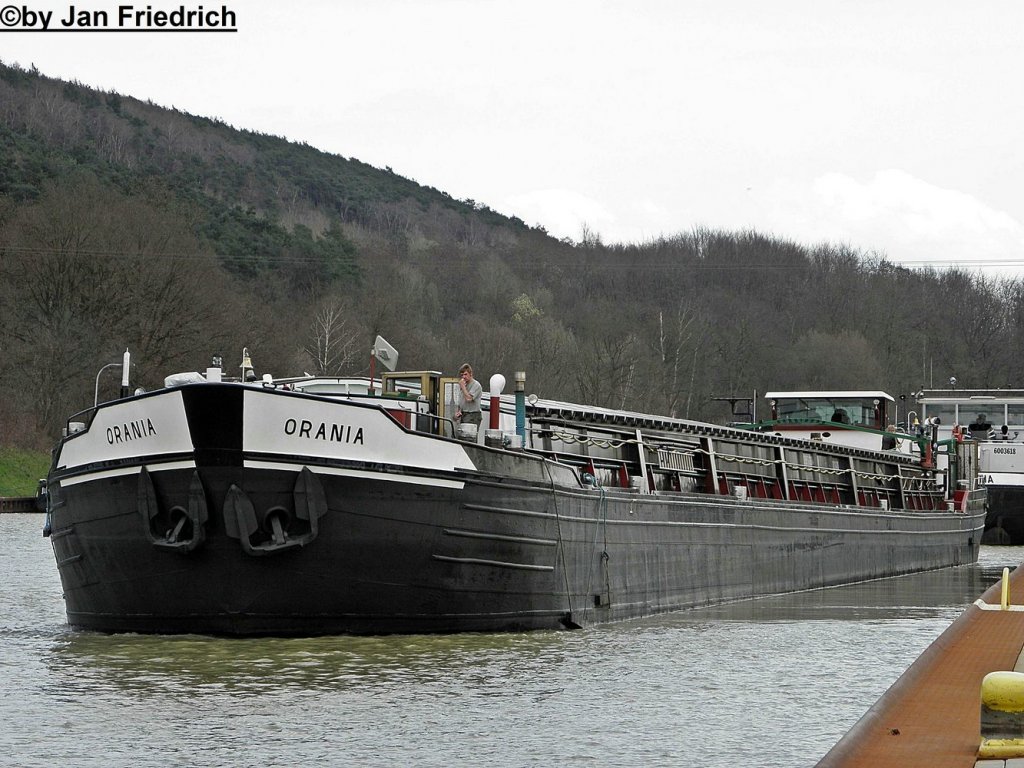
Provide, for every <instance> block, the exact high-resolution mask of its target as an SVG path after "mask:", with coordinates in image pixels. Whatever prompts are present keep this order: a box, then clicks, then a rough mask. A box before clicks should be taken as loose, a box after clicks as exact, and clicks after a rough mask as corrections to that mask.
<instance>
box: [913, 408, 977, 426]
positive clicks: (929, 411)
mask: <svg viewBox="0 0 1024 768" xmlns="http://www.w3.org/2000/svg"><path fill="white" fill-rule="evenodd" d="M922 411H923V413H922V415H921V421H922V422H923V421H924V420H925V419H933V418H935V417H936V416H938V417H939V424H941V425H943V426H946V427H951V426H953V424H956V423H957V421H956V404H955V403H927V404H926V405H924V406H922ZM961 411H962V412H961V414H960V423H961V424H966V423H967V422H969V421H974V417H975V416H976V415H977V414H971V415H968V414H967V412H966V411H963V408H961Z"/></svg>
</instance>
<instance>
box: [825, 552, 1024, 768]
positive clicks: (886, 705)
mask: <svg viewBox="0 0 1024 768" xmlns="http://www.w3.org/2000/svg"><path fill="white" fill-rule="evenodd" d="M1009 581H1010V587H1009V603H1010V605H1011V608H1013V607H1014V603H1016V605H1017V606H1018V607H1017V608H1016V609H1012V610H998V608H999V607H1000V600H1001V589H1002V588H1001V584H999V583H997V584H995V585H994V586H993V587H991V588H990V589H989V590H988V591H986V592H985V594H984V595H982V597H981V600H980V602H982V603H985V604H986V606H988V607H995V608H996V610H990V609H986V608H983V607H980V606H979V605H978V604H977V603H975V604H973V605H971V606H969V607H968V608H967V610H966V611H964V613H963V614H962V615H961V616H960V617H959V618H958V619H957V620H956V621H954V622H953V623H952V624H951V625H950V626H949V628H948V629H947V630H946V631H945V632H943V633H942V635H940V636H939V637H938V639H936V640H935V642H934V643H932V644H931V646H929V647H928V648H927V649H926V650H925V652H924V653H922V654H921V656H920V657H919V658H918V659H917V660H916V661H915V662H914V663H913V664H912V665H911V666H910V667H909V668H908V669H907V671H906V672H904V673H903V675H902V676H901V677H900V678H899V679H898V680H897V681H896V682H895V683H893V685H892V687H891V688H889V690H888V691H886V692H885V693H884V694H883V695H882V697H881V698H880V699H879V700H878V701H877V702H876V703H875V705H874V706H872V707H871V709H869V710H868V711H867V713H865V715H864V716H863V717H862V718H861V719H860V720H859V721H858V722H857V723H856V724H855V725H854V726H853V728H851V729H850V731H849V732H848V733H847V734H846V735H845V736H844V737H843V738H842V739H840V741H839V742H838V743H837V744H836V745H835V746H834V747H833V748H832V750H831V751H829V753H828V754H827V755H825V757H824V758H822V760H821V761H820V762H819V763H818V767H819V768H879V767H880V766H885V767H886V768H914V767H918V766H919V767H920V768H1024V758H1012V759H1007V760H992V759H988V760H982V759H979V758H978V747H979V745H980V743H981V733H980V722H981V681H982V678H984V677H985V675H986V674H988V673H989V672H994V671H999V670H1016V671H1018V672H1021V671H1024V659H1022V648H1024V609H1021V608H1020V607H1019V606H1021V604H1024V567H1018V568H1016V569H1015V570H1014V571H1013V572H1012V573H1011V574H1010V579H1009Z"/></svg>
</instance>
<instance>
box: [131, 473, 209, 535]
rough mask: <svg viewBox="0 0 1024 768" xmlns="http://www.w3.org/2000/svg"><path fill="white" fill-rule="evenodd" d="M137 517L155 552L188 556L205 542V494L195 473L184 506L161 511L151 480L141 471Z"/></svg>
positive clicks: (147, 474)
mask: <svg viewBox="0 0 1024 768" xmlns="http://www.w3.org/2000/svg"><path fill="white" fill-rule="evenodd" d="M138 504H139V514H140V515H142V527H143V528H144V529H145V531H146V536H147V537H148V538H149V542H150V543H151V544H152V545H153V546H154V547H157V548H158V549H168V550H172V551H174V552H178V553H180V554H188V553H189V552H191V551H193V550H194V549H196V548H197V547H199V546H200V545H201V544H202V543H203V542H204V541H206V521H207V519H208V517H209V514H208V512H207V509H206V491H205V490H204V489H203V482H202V480H200V479H199V472H193V473H192V480H191V481H190V482H189V484H188V499H187V502H186V506H184V507H183V506H181V505H175V506H172V507H171V508H170V509H168V510H166V511H164V510H161V509H160V503H159V501H158V499H157V496H156V488H155V487H154V485H153V478H151V477H150V476H149V472H148V471H147V470H146V468H145V467H143V468H142V471H141V472H140V473H139V490H138Z"/></svg>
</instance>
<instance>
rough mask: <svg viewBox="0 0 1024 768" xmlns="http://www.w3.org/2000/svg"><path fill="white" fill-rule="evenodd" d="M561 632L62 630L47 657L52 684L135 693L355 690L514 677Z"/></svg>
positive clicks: (539, 660)
mask: <svg viewBox="0 0 1024 768" xmlns="http://www.w3.org/2000/svg"><path fill="white" fill-rule="evenodd" d="M571 640H572V638H571V636H570V635H569V633H566V632H533V633H528V634H521V635H497V634H480V635H472V634H464V635H449V636H443V635H442V636H432V635H414V636H389V637H344V636H340V637H320V638H287V639H286V638H259V639H242V640H239V639H226V638H213V637H203V636H195V635H189V636H166V635H153V636H148V635H104V634H98V633H93V632H74V631H71V632H66V633H63V634H62V635H61V636H60V637H59V638H57V639H56V640H55V642H54V643H53V645H52V647H51V648H50V650H49V652H48V654H47V664H48V666H49V667H50V668H51V670H52V671H53V672H54V674H55V675H56V676H57V677H58V679H59V684H60V685H61V686H67V685H75V686H82V687H84V688H88V687H91V686H94V685H99V686H105V685H115V686H117V687H118V688H121V689H123V690H125V691H128V692H132V693H134V694H136V695H140V696H154V695H156V696H159V695H163V694H165V693H167V692H172V693H180V692H181V691H182V690H184V689H187V690H204V691H213V690H222V691H227V692H230V693H232V694H235V695H247V694H264V693H267V692H272V691H281V690H282V689H284V688H288V687H291V688H295V689H299V690H303V691H314V690H319V691H326V690H344V689H346V688H350V687H359V688H360V689H362V690H364V691H365V690H368V689H372V688H374V687H389V686H396V685H412V684H415V685H429V684H432V683H445V682H446V681H450V680H452V679H453V678H461V679H462V680H463V683H465V682H466V681H471V682H475V683H486V681H489V680H496V679H502V680H510V679H515V677H516V675H517V674H518V672H519V671H520V670H522V669H524V668H528V667H535V666H537V665H544V666H550V665H558V664H560V663H563V662H564V661H565V659H566V653H567V648H568V647H571V645H572V642H571Z"/></svg>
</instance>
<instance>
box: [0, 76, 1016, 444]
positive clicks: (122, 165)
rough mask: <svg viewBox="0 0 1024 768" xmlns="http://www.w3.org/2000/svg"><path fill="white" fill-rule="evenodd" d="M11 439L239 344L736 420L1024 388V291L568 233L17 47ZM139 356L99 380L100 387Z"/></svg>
mask: <svg viewBox="0 0 1024 768" xmlns="http://www.w3.org/2000/svg"><path fill="white" fill-rule="evenodd" d="M0 158H2V161H0V445H2V444H17V445H27V446H33V447H39V446H45V445H47V444H49V443H50V442H51V441H52V440H53V438H54V437H55V436H56V435H57V434H59V430H60V427H61V425H62V424H63V422H64V420H65V419H66V418H67V417H68V416H69V415H70V414H71V413H73V412H75V411H78V410H81V409H84V408H86V407H88V406H90V405H91V404H92V402H93V397H94V388H95V383H96V374H97V371H99V369H100V368H101V367H102V366H103V365H104V364H106V363H110V362H116V361H119V360H120V359H121V354H122V353H123V352H124V350H125V348H128V349H130V350H131V352H132V362H133V372H132V373H133V376H132V378H133V382H132V383H133V386H139V385H141V386H145V387H147V388H150V387H155V386H158V385H159V384H160V383H161V382H162V380H163V377H164V376H165V375H166V374H167V373H169V372H174V371H184V370H197V369H204V368H205V367H206V365H207V364H208V362H209V360H210V357H211V355H212V354H214V353H220V354H222V355H223V356H224V360H225V366H227V367H232V366H235V365H238V363H239V362H240V357H241V350H242V348H243V346H244V347H248V348H249V350H250V352H251V353H252V356H253V362H254V363H255V365H256V368H257V371H258V372H260V373H262V372H270V373H274V374H275V375H292V374H296V373H302V372H303V371H308V372H311V373H331V374H333V373H360V372H363V373H365V372H366V370H367V367H368V358H369V356H368V350H369V348H370V345H371V343H372V340H373V338H374V337H375V335H376V334H378V333H379V334H381V335H383V336H384V337H385V338H387V339H388V340H389V341H390V342H391V343H392V344H393V345H394V346H396V347H397V348H398V350H399V352H400V367H403V368H410V369H419V368H430V369H440V370H444V371H447V372H452V371H454V370H455V369H456V368H457V366H458V365H459V364H460V363H462V362H464V361H471V362H472V363H473V365H474V368H475V369H476V370H477V372H478V376H479V378H481V379H482V380H483V381H484V382H486V381H487V379H488V377H489V376H490V374H492V373H495V372H500V373H503V374H505V376H506V378H508V379H509V380H511V378H512V374H513V372H514V371H515V370H525V371H527V376H528V379H527V389H528V391H530V392H536V393H538V394H541V395H543V396H546V397H555V398H561V399H565V400H578V401H585V402H594V403H597V404H602V405H607V406H615V407H622V406H624V407H627V408H631V409H634V410H642V411H652V412H659V413H672V414H675V415H678V416H682V417H690V418H707V419H715V420H723V419H726V418H727V414H726V413H725V412H724V410H723V406H721V404H719V403H715V402H713V401H712V400H711V399H710V398H711V397H713V396H716V395H733V394H743V395H749V394H751V393H752V391H753V390H755V389H756V390H758V391H761V392H763V391H764V390H766V389H786V388H794V389H795V388H837V389H838V388H870V389H884V390H886V391H888V392H890V393H891V394H894V395H898V394H900V393H909V392H912V391H915V390H916V389H918V388H919V387H921V386H924V385H928V384H930V383H932V381H934V384H935V385H936V386H939V385H941V384H942V383H944V382H945V381H946V380H947V379H948V377H949V376H951V375H955V376H956V377H957V379H958V380H959V382H960V386H961V387H969V388H970V387H996V386H1024V370H1022V367H1024V361H1022V360H1021V359H1020V356H1019V355H1016V354H1013V353H1014V352H1015V351H1016V350H1018V349H1020V348H1021V342H1022V341H1024V339H1022V335H1024V286H1022V283H1021V281H1020V280H993V279H987V278H983V277H981V276H978V275H971V274H967V273H964V272H959V271H945V272H941V273H940V272H935V271H911V270H908V269H905V268H901V267H897V266H894V265H893V264H892V263H889V262H887V261H886V260H885V259H884V258H879V257H877V256H869V255H866V254H864V253H861V252H859V251H858V250H857V249H856V248H855V247H852V246H847V245H830V244H798V243H795V242H791V241H788V240H786V239H785V238H782V237H776V236H771V235H765V234H760V233H756V232H725V231H715V230H710V229H704V228H693V227H692V225H691V224H690V223H689V222H686V221H680V222H679V227H680V230H681V232H680V234H678V235H676V236H674V237H669V238H662V239H659V240H657V241H653V242H649V243H644V244H636V245H605V244H603V243H602V242H601V240H600V238H599V237H598V236H596V235H592V234H589V233H586V232H584V233H583V234H582V236H581V242H578V243H575V242H565V241H559V240H556V239H554V238H551V237H549V236H548V235H547V234H546V233H545V232H544V231H543V230H542V229H540V228H535V227H530V226H528V225H527V224H526V223H524V222H522V221H520V220H518V219H515V218H511V219H510V218H507V217H504V216H501V215H499V214H497V213H496V212H494V211H492V210H490V209H489V208H488V207H487V206H486V205H483V204H481V203H477V202H474V201H472V200H462V201H460V200H455V199H453V198H451V197H450V196H449V195H446V194H445V193H444V192H441V191H438V190H436V189H432V188H430V187H426V186H422V185H420V184H417V183H416V182H414V181H412V180H409V179H405V178H403V177H401V176H400V175H398V174H396V173H394V172H392V171H391V170H390V169H378V168H373V167H371V166H369V165H366V164H365V163H361V162H359V161H358V160H356V159H346V158H343V157H339V156H334V155H328V154H325V153H323V152H320V151H318V150H316V149H315V148H313V147H310V146H307V145H301V144H295V143H292V142H288V141H286V140H284V139H280V138H276V137H272V136H266V135H262V134H258V133H254V132H251V131H246V130H238V129H235V128H233V127H231V126H228V125H225V124H223V123H222V122H218V121H216V120H210V119H207V118H203V117H197V116H194V115H189V114H186V113H183V112H180V111H177V110H173V109H166V108H163V107H160V106H157V105H154V104H151V103H147V102H142V101H138V100H136V99H133V98H130V97H128V96H123V95H119V94H116V93H104V92H100V91H96V90H94V89H90V88H86V87H84V86H81V85H79V84H75V83H66V82H62V81H59V80H54V79H51V78H47V77H44V76H42V75H40V74H39V73H37V72H34V71H26V70H24V69H21V68H17V67H11V66H5V65H0ZM118 383H119V377H118V375H117V374H116V373H109V374H108V375H106V376H105V377H101V379H100V389H99V392H100V398H101V399H103V398H105V397H110V396H112V395H113V393H114V392H116V389H117V385H118Z"/></svg>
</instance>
